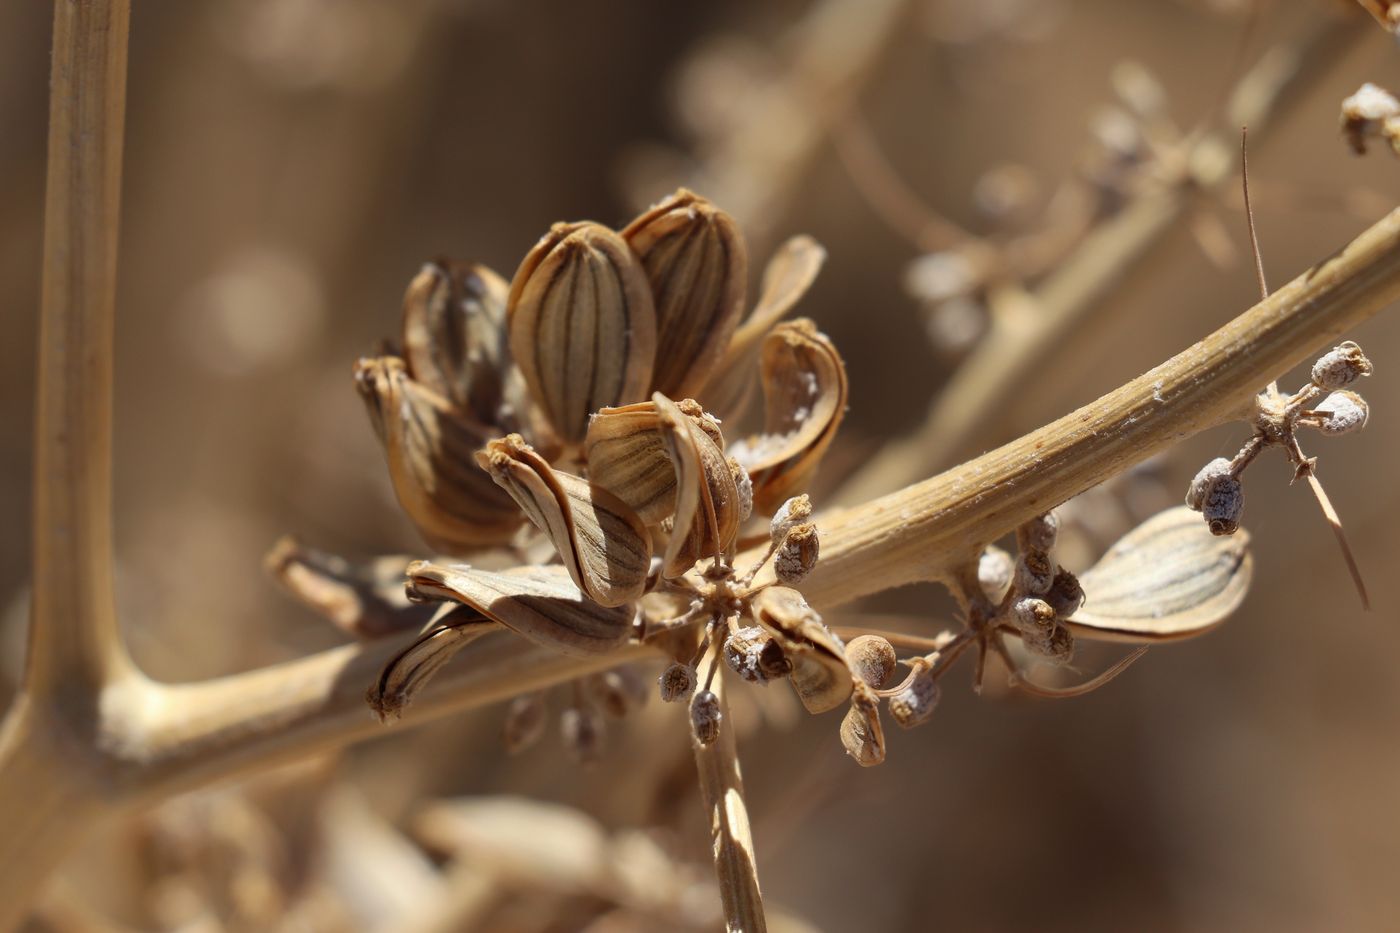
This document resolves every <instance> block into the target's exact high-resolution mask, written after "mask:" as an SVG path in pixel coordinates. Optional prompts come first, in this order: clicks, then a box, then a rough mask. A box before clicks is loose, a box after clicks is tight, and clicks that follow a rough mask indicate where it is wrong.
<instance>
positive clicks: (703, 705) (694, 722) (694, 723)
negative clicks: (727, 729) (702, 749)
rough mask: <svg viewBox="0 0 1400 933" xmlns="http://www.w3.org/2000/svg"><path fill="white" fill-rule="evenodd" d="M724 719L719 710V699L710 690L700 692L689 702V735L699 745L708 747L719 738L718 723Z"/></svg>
mask: <svg viewBox="0 0 1400 933" xmlns="http://www.w3.org/2000/svg"><path fill="white" fill-rule="evenodd" d="M723 718H724V714H723V712H722V711H721V710H720V708H719V697H718V696H716V695H715V694H714V692H713V691H711V690H701V691H699V692H697V693H696V694H695V696H694V697H692V698H691V701H690V734H691V736H692V737H693V738H694V739H695V741H697V742H699V743H700V744H701V745H709V744H710V743H711V742H713V741H714V740H715V739H717V738H719V729H720V721H721V720H722V719H723Z"/></svg>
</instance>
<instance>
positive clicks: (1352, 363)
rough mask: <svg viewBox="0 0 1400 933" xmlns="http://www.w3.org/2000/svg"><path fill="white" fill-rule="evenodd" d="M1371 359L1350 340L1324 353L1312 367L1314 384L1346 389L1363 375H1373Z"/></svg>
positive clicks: (1328, 387)
mask: <svg viewBox="0 0 1400 933" xmlns="http://www.w3.org/2000/svg"><path fill="white" fill-rule="evenodd" d="M1371 371H1372V366H1371V361H1370V360H1368V359H1366V354H1364V353H1362V352H1361V348H1360V347H1359V346H1357V345H1356V344H1355V343H1353V342H1351V341H1350V340H1348V341H1345V342H1344V343H1341V344H1339V345H1338V346H1335V347H1333V348H1332V349H1331V350H1328V351H1327V352H1326V353H1324V354H1323V355H1322V356H1321V357H1320V358H1319V359H1318V361H1317V362H1316V363H1314V364H1313V368H1312V381H1313V385H1316V386H1319V387H1321V388H1324V389H1327V390H1328V391H1331V390H1333V389H1344V388H1346V387H1347V386H1349V385H1351V384H1352V383H1353V382H1355V381H1356V380H1358V379H1360V378H1361V377H1362V376H1369V375H1371Z"/></svg>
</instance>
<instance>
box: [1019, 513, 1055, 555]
mask: <svg viewBox="0 0 1400 933" xmlns="http://www.w3.org/2000/svg"><path fill="white" fill-rule="evenodd" d="M1059 533H1060V519H1059V518H1058V517H1056V515H1055V513H1054V512H1046V513H1045V514H1044V515H1037V516H1036V517H1035V518H1033V519H1031V520H1030V521H1028V522H1026V523H1025V524H1024V525H1022V526H1021V527H1020V528H1017V529H1016V541H1017V543H1018V544H1019V545H1020V548H1021V550H1022V551H1039V552H1040V553H1042V554H1045V553H1048V552H1049V550H1050V549H1051V548H1053V547H1054V546H1055V538H1056V537H1057V536H1058V535H1059Z"/></svg>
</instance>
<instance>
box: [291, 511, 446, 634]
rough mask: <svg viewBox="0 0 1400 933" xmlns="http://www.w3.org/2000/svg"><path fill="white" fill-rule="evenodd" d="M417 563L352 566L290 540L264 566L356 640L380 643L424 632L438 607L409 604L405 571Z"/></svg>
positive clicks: (395, 558) (397, 559) (385, 560)
mask: <svg viewBox="0 0 1400 933" xmlns="http://www.w3.org/2000/svg"><path fill="white" fill-rule="evenodd" d="M412 560H413V559H412V558H410V557H404V556H400V555H386V556H383V557H376V558H374V559H373V560H371V561H367V562H366V563H363V564H352V563H351V562H350V561H348V560H346V559H345V558H343V557H340V556H338V555H335V554H330V553H327V552H326V551H321V550H318V549H316V548H313V547H307V546H306V545H304V544H302V543H301V542H300V541H298V540H297V539H296V538H294V537H291V536H287V537H284V538H282V539H280V540H279V541H278V542H277V543H276V544H274V545H273V546H272V550H271V551H269V552H268V553H267V556H266V557H264V558H263V566H264V567H265V568H266V569H267V572H268V573H269V574H271V576H272V578H273V579H274V580H276V581H277V582H278V583H279V584H280V585H281V586H282V588H283V589H284V590H286V591H287V593H289V594H290V595H291V596H292V597H293V598H294V599H296V600H297V601H298V602H300V603H301V604H302V605H304V606H306V607H308V608H309V609H311V610H312V611H314V612H317V613H319V614H320V615H322V616H324V617H325V618H327V619H329V620H330V621H331V622H332V623H333V624H334V625H335V626H336V627H337V628H339V629H341V630H342V631H344V632H347V633H349V634H351V635H353V636H355V637H356V638H379V637H382V636H384V635H391V634H394V633H396V632H404V631H408V630H410V629H417V628H421V627H422V625H423V623H425V622H427V621H428V619H429V617H430V616H432V614H433V611H434V610H433V607H431V606H423V605H419V604H417V603H412V602H409V600H408V597H407V596H406V595H405V594H404V591H403V581H404V568H405V567H407V566H408V565H409V564H410V563H412Z"/></svg>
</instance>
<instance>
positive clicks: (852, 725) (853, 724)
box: [841, 684, 885, 768]
mask: <svg viewBox="0 0 1400 933" xmlns="http://www.w3.org/2000/svg"><path fill="white" fill-rule="evenodd" d="M841 744H842V745H844V746H845V747H846V752H847V754H849V755H850V756H851V757H852V758H854V759H855V760H856V764H858V765H860V766H861V767H862V768H870V767H874V766H875V765H878V764H880V763H881V762H882V761H884V760H885V730H884V728H883V727H882V726H881V725H880V701H879V700H878V699H877V698H876V697H875V695H874V694H872V693H871V692H870V688H868V687H866V686H865V685H864V684H861V685H859V686H858V687H856V690H855V693H853V694H852V695H851V705H850V708H849V709H847V710H846V718H845V719H843V720H841Z"/></svg>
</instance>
